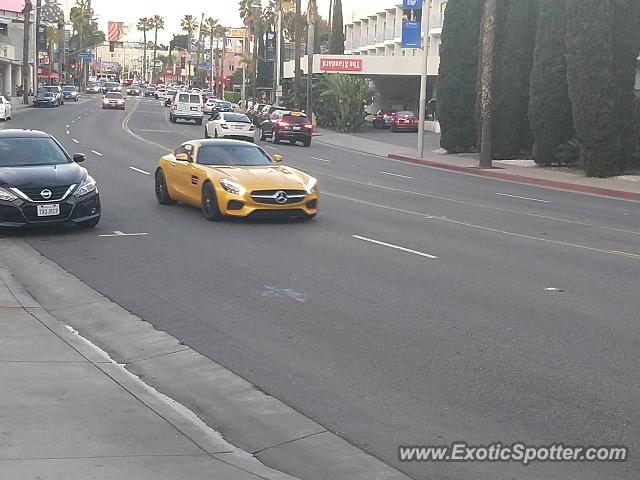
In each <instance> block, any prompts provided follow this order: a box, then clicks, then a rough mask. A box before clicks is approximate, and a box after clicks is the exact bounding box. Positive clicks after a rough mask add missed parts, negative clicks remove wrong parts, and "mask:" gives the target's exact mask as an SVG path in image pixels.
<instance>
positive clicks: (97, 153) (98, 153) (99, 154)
mask: <svg viewBox="0 0 640 480" xmlns="http://www.w3.org/2000/svg"><path fill="white" fill-rule="evenodd" d="M91 152H92V153H95V154H96V155H98V156H99V157H101V156H102V154H101V153H100V152H96V151H95V150H91Z"/></svg>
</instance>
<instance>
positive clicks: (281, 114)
mask: <svg viewBox="0 0 640 480" xmlns="http://www.w3.org/2000/svg"><path fill="white" fill-rule="evenodd" d="M312 134H313V125H312V124H311V121H310V120H309V119H308V118H307V116H306V115H305V114H304V113H302V112H291V111H288V110H276V111H274V112H273V113H272V114H271V116H270V117H269V118H268V119H267V120H265V121H264V122H262V125H261V128H260V140H263V141H264V140H266V139H267V137H269V138H270V139H271V141H272V142H273V143H276V144H277V143H280V141H281V140H288V141H289V143H291V145H295V143H296V142H302V144H303V145H304V146H305V147H308V146H310V145H311V136H312Z"/></svg>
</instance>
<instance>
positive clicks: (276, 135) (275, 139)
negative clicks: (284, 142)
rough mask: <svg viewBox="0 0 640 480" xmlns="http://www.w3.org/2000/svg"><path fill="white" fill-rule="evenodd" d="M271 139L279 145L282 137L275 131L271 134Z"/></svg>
mask: <svg viewBox="0 0 640 480" xmlns="http://www.w3.org/2000/svg"><path fill="white" fill-rule="evenodd" d="M271 141H272V142H273V143H275V144H276V145H277V144H278V143H280V137H279V136H278V134H277V133H276V132H273V133H272V134H271Z"/></svg>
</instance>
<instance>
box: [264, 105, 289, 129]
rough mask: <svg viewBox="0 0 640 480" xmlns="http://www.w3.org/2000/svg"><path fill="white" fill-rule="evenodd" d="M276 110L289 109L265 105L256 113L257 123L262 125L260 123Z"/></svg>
mask: <svg viewBox="0 0 640 480" xmlns="http://www.w3.org/2000/svg"><path fill="white" fill-rule="evenodd" d="M276 110H283V111H284V110H287V109H286V108H284V107H276V106H275V105H265V106H264V107H262V110H261V111H260V112H258V114H257V115H256V125H257V126H260V124H261V123H262V122H264V121H265V120H267V119H268V118H269V117H271V114H272V113H273V112H275V111H276Z"/></svg>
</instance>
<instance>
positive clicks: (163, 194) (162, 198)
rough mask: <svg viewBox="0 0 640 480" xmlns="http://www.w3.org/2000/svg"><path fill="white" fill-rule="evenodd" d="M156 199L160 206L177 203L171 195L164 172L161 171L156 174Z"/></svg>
mask: <svg viewBox="0 0 640 480" xmlns="http://www.w3.org/2000/svg"><path fill="white" fill-rule="evenodd" d="M156 199H157V200H158V203H159V204H160V205H175V204H176V201H175V200H173V199H172V198H171V196H170V195H169V189H168V188H167V179H166V178H165V176H164V172H163V171H162V170H160V169H158V171H157V172H156Z"/></svg>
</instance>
